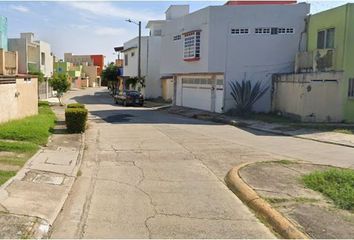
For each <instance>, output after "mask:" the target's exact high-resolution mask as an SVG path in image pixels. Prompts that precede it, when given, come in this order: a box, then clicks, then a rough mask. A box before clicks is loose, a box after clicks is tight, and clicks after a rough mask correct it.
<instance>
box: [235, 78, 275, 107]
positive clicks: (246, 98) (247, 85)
mask: <svg viewBox="0 0 354 240" xmlns="http://www.w3.org/2000/svg"><path fill="white" fill-rule="evenodd" d="M230 87H231V96H232V98H233V99H234V100H235V103H236V108H235V110H236V113H237V114H247V113H250V112H252V108H253V105H254V104H255V103H256V102H257V101H258V99H260V98H261V97H262V96H263V95H264V94H265V93H266V91H267V90H268V89H269V87H265V86H262V83H261V82H260V81H259V82H256V84H254V85H253V86H252V84H251V81H250V80H242V82H241V84H240V83H239V82H238V81H233V82H230Z"/></svg>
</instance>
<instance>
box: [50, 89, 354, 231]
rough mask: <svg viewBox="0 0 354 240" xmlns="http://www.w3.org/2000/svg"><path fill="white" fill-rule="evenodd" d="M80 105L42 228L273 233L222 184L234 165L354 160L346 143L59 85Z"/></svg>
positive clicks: (340, 163) (339, 163) (353, 152)
mask: <svg viewBox="0 0 354 240" xmlns="http://www.w3.org/2000/svg"><path fill="white" fill-rule="evenodd" d="M66 101H67V102H72V101H77V102H81V103H84V104H86V106H87V108H88V109H89V111H90V116H89V118H90V121H89V122H90V123H89V129H88V130H87V133H86V150H85V153H84V159H83V163H82V166H81V170H80V176H79V177H78V178H77V180H76V182H75V184H74V187H73V189H72V193H71V195H70V197H69V198H68V200H67V202H66V204H65V206H64V209H63V211H62V213H61V214H60V215H59V217H58V219H57V221H56V222H55V224H54V226H53V229H52V235H51V237H52V238H274V235H273V234H272V232H271V231H270V230H269V229H268V228H267V227H266V226H265V225H263V224H262V223H261V222H260V221H259V220H258V219H257V218H256V217H255V215H254V214H253V213H252V212H251V211H250V210H249V209H248V208H247V207H245V206H244V205H243V204H242V202H241V201H240V200H239V199H238V198H237V197H236V196H235V195H234V194H233V193H232V192H231V191H229V190H228V188H227V187H226V186H225V184H224V181H223V178H224V176H225V175H226V173H227V171H228V170H229V169H230V168H232V167H233V166H234V165H236V164H239V163H243V162H254V161H264V160H277V159H290V160H291V159H301V160H306V161H311V162H315V163H324V164H333V165H337V166H343V167H353V166H354V159H353V156H354V149H352V148H345V147H341V146H334V145H329V144H323V143H318V142H313V141H308V140H301V139H295V138H291V137H285V136H273V135H269V134H263V133H260V132H248V131H245V130H241V129H238V128H236V127H232V126H228V125H218V124H214V123H210V122H206V121H200V120H195V119H188V118H184V117H180V116H177V115H170V114H167V113H163V112H159V111H154V110H152V109H147V108H138V107H122V106H118V105H115V104H114V103H113V100H112V98H111V97H109V95H108V94H107V92H106V91H105V90H102V89H87V90H78V91H74V92H71V93H70V94H68V96H67V98H66Z"/></svg>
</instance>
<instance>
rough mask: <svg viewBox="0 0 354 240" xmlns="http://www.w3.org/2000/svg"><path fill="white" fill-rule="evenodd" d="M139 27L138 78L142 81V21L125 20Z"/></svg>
mask: <svg viewBox="0 0 354 240" xmlns="http://www.w3.org/2000/svg"><path fill="white" fill-rule="evenodd" d="M125 21H127V22H130V23H134V24H135V25H138V26H139V39H138V78H139V81H141V21H139V22H134V21H133V20H131V19H128V20H125Z"/></svg>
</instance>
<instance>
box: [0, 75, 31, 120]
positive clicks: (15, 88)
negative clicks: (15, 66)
mask: <svg viewBox="0 0 354 240" xmlns="http://www.w3.org/2000/svg"><path fill="white" fill-rule="evenodd" d="M8 79H9V78H7V80H8ZM11 79H13V80H12V81H13V83H10V84H2V83H3V81H4V80H5V79H4V78H0V112H1V114H0V122H7V121H10V120H14V119H20V118H23V117H27V116H31V115H35V114H38V89H37V86H38V85H37V79H36V78H30V80H25V79H24V78H17V79H16V78H15V77H12V78H11Z"/></svg>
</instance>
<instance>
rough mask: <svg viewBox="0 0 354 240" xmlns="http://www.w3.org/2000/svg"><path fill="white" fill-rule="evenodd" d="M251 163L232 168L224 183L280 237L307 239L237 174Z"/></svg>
mask: <svg viewBox="0 0 354 240" xmlns="http://www.w3.org/2000/svg"><path fill="white" fill-rule="evenodd" d="M250 164H251V163H245V164H241V165H238V166H236V167H234V168H232V169H231V170H230V171H229V172H228V173H227V175H226V177H225V182H226V185H227V186H228V187H229V188H230V189H231V191H233V192H234V193H235V194H236V195H237V196H238V197H239V198H240V199H241V200H242V201H243V202H244V203H245V204H246V205H247V206H248V207H249V208H251V209H252V210H254V211H255V212H256V214H257V215H258V216H260V217H261V218H262V219H264V220H265V221H266V222H267V223H268V224H269V225H270V226H271V227H272V228H273V229H274V231H275V232H277V233H278V234H279V235H280V236H281V237H283V238H288V239H309V237H308V236H307V235H306V234H304V233H303V232H301V231H300V230H299V229H298V228H297V227H296V226H295V225H294V224H293V223H292V222H290V221H289V220H288V219H287V218H285V217H284V216H283V215H282V214H280V213H279V212H278V211H277V210H275V209H274V208H272V207H271V205H270V204H269V203H267V202H266V201H265V200H263V199H262V198H261V197H260V196H259V195H258V194H257V193H256V192H255V191H254V190H253V189H252V188H251V187H249V185H248V184H247V183H245V182H244V181H243V180H242V178H241V177H240V175H239V171H240V170H241V169H242V168H243V167H245V166H247V165H250Z"/></svg>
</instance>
